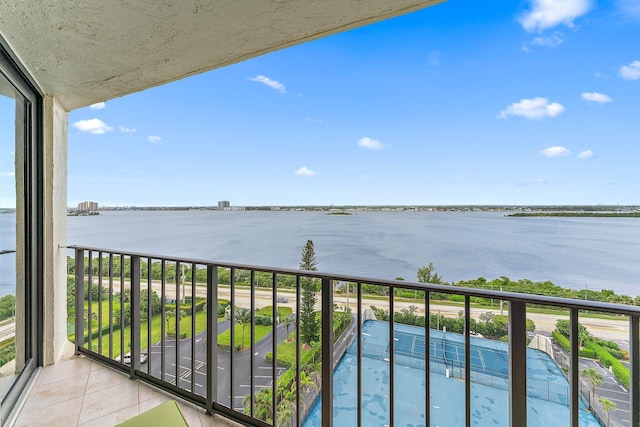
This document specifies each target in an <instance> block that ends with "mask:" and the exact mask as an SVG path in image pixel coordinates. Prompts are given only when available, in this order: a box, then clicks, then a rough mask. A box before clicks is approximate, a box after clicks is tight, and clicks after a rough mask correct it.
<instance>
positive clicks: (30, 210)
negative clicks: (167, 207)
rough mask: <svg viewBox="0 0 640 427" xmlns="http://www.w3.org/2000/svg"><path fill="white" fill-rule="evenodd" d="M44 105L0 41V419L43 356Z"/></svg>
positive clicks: (3, 416)
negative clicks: (41, 111)
mask: <svg viewBox="0 0 640 427" xmlns="http://www.w3.org/2000/svg"><path fill="white" fill-rule="evenodd" d="M40 105H41V101H40V98H39V96H38V95H37V94H36V93H35V91H34V90H33V89H32V87H31V86H30V85H29V83H28V82H27V81H26V79H24V78H23V75H22V74H21V73H20V71H19V70H18V68H17V67H16V66H15V62H14V61H13V60H12V59H11V57H10V56H9V55H8V54H7V52H6V51H5V50H4V48H3V47H2V45H0V399H1V400H2V405H1V406H0V425H4V424H5V423H6V421H7V417H8V416H9V414H10V411H11V409H12V408H13V406H14V405H15V402H16V400H17V399H18V397H19V396H20V394H21V393H22V391H23V389H24V386H25V385H26V383H27V381H28V380H29V377H30V376H31V374H32V373H33V372H34V370H35V368H36V366H37V365H38V364H40V361H41V355H40V342H41V340H40V335H41V330H42V328H41V326H42V325H41V317H42V316H41V307H42V301H41V300H40V299H41V295H42V285H41V282H42V210H41V206H42V199H41V188H42V173H41V170H42V162H41V152H42V149H41V144H40V142H39V141H40V138H39V133H40V132H39V127H38V126H39V119H38V117H39V116H40V113H39V111H40Z"/></svg>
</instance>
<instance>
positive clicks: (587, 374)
mask: <svg viewBox="0 0 640 427" xmlns="http://www.w3.org/2000/svg"><path fill="white" fill-rule="evenodd" d="M580 375H582V377H583V378H587V379H588V380H589V382H590V383H591V399H590V400H591V401H590V402H589V404H590V405H591V406H593V399H594V398H595V397H596V386H597V385H600V384H602V382H603V381H604V377H603V376H602V374H601V373H600V372H598V371H597V370H596V369H595V368H585V369H583V370H582V372H581V373H580Z"/></svg>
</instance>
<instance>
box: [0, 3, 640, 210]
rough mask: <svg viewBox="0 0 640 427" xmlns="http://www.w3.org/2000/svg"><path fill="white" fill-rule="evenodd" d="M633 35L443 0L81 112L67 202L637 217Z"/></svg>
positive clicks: (630, 8)
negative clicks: (512, 209)
mask: <svg viewBox="0 0 640 427" xmlns="http://www.w3.org/2000/svg"><path fill="white" fill-rule="evenodd" d="M639 40H640V0H618V1H609V2H603V1H601V2H595V1H588V0H564V1H561V0H533V1H530V2H529V1H522V2H518V1H506V0H494V1H490V2H478V1H476V0H464V1H462V0H461V1H456V0H450V1H448V2H445V3H443V4H441V5H438V6H435V7H431V8H427V9H425V10H423V11H420V12H417V13H413V14H410V15H406V16H402V17H399V18H396V19H392V20H388V21H385V22H381V23H378V24H374V25H370V26H367V27H364V28H359V29H356V30H353V31H349V32H345V33H342V34H338V35H335V36H331V37H328V38H323V39H321V40H317V41H314V42H310V43H306V44H304V45H300V46H296V47H292V48H288V49H285V50H282V51H279V52H275V53H271V54H268V55H265V56H261V57H258V58H255V59H252V60H249V61H245V62H242V63H239V64H236V65H232V66H229V67H226V68H223V69H219V70H214V71H211V72H208V73H206V74H202V75H199V76H195V77H191V78H188V79H185V80H181V81H178V82H174V83H172V84H169V85H165V86H162V87H158V88H154V89H150V90H147V91H145V92H141V93H136V94H132V95H129V96H126V97H123V98H119V99H114V100H109V101H107V102H106V103H105V104H98V105H95V106H92V107H87V108H83V109H79V110H76V111H73V112H71V113H70V115H69V164H68V169H69V176H68V183H69V187H68V201H69V205H70V206H74V205H76V204H77V203H78V202H79V201H83V200H95V201H97V202H99V203H100V204H101V205H111V206H115V205H119V206H123V205H136V206H146V205H172V206H179V205H200V206H207V205H215V204H216V203H217V201H218V200H223V199H224V200H230V201H231V203H232V205H239V206H245V205H249V206H255V205H315V204H319V205H330V204H335V205H343V204H356V205H364V204H392V205H395V204H402V205H407V204H418V205H434V204H640V198H639V197H638V195H640V192H639V191H638V189H639V188H640V174H639V173H638V163H639V160H640V136H639V135H640V132H639V127H638V123H639V120H638V117H640V42H639ZM6 168H7V166H6V165H0V170H5V169H6Z"/></svg>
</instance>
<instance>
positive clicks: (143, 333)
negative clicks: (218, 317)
mask: <svg viewBox="0 0 640 427" xmlns="http://www.w3.org/2000/svg"><path fill="white" fill-rule="evenodd" d="M191 319H192V318H191V316H184V317H181V318H180V334H181V335H183V334H186V336H184V335H183V336H184V338H190V337H191ZM167 320H168V321H165V322H166V323H165V332H166V333H171V332H173V333H175V318H174V317H172V318H168V319H167ZM160 322H162V319H161V317H160V315H159V314H157V315H155V316H153V318H152V319H151V344H152V345H153V344H155V343H157V342H159V341H160V340H161V339H162V329H161V328H162V326H161V324H160ZM107 325H108V323H107ZM206 329H207V313H206V312H204V311H199V312H197V313H196V334H199V333H201V332H204V331H206ZM121 336H123V338H124V345H125V349H126V350H125V351H124V353H127V352H128V351H129V348H130V346H131V328H130V327H129V326H126V327H125V329H124V335H122V331H120V330H117V331H113V357H116V356H118V355H119V354H121V352H120V337H121ZM148 336H149V330H148V325H147V322H143V323H142V324H141V325H140V348H141V349H145V348H147V346H148V343H147V337H148ZM85 344H86V345H88V342H87V341H85ZM91 345H92V349H93V351H96V352H97V351H98V339H97V338H96V339H93V340H92V342H91ZM102 355H104V356H109V333H108V330H107V331H103V334H102Z"/></svg>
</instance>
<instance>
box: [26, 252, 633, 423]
mask: <svg viewBox="0 0 640 427" xmlns="http://www.w3.org/2000/svg"><path fill="white" fill-rule="evenodd" d="M73 249H74V258H73V259H74V261H73V262H70V263H69V271H70V273H71V276H72V277H75V282H74V283H75V300H74V304H75V334H74V336H72V337H71V338H72V339H73V340H74V342H75V353H76V354H77V355H80V356H82V357H81V358H80V359H75V360H74V361H72V362H65V363H62V364H59V365H54V366H53V367H49V368H45V370H44V372H43V374H42V375H41V376H40V379H39V380H38V381H39V383H38V384H37V385H36V387H35V388H34V389H33V390H32V392H31V395H30V397H29V399H28V401H27V404H26V405H25V409H24V410H23V414H22V415H21V418H19V419H18V424H17V425H23V424H21V422H23V421H24V420H28V419H29V415H30V413H31V412H32V411H30V410H27V409H29V408H34V407H35V406H31V405H36V403H35V401H40V400H41V394H42V393H47V390H48V388H47V383H48V380H47V377H49V376H51V377H52V378H55V377H56V376H57V375H58V373H56V372H61V371H64V370H65V369H69V368H67V367H68V366H77V368H75V367H74V368H71V369H72V370H73V371H74V373H77V374H78V376H79V375H84V376H83V377H82V378H81V380H82V381H81V382H82V383H83V384H86V389H85V391H84V393H85V394H84V396H85V397H84V402H90V401H91V400H90V399H97V401H100V402H103V400H104V401H107V400H108V399H110V398H111V397H112V395H113V394H114V393H115V392H116V391H118V394H120V395H121V396H123V395H125V394H131V399H126V400H127V401H129V402H135V399H136V396H135V395H136V390H137V398H138V400H137V405H136V404H133V405H129V407H128V408H123V412H122V413H121V414H126V415H127V416H133V415H135V414H136V413H137V412H136V411H139V412H142V411H144V410H145V409H146V408H149V407H150V406H151V404H152V403H154V402H156V401H157V400H156V396H160V395H162V399H166V398H167V397H165V396H166V395H165V394H168V395H170V396H174V397H175V398H177V399H179V400H180V401H181V402H185V403H184V404H183V409H184V408H187V409H188V410H189V411H191V412H189V413H190V414H191V415H190V416H191V419H192V420H197V421H194V425H200V424H198V423H202V425H208V424H206V423H208V422H210V421H211V418H210V417H209V416H205V415H204V413H205V412H206V413H207V414H215V416H216V417H217V418H218V419H220V417H224V418H225V419H228V420H232V421H235V422H239V423H241V424H244V425H257V426H268V425H273V424H274V423H273V420H276V421H277V425H291V426H302V425H304V426H315V425H323V426H325V425H371V424H372V423H377V424H381V425H394V424H398V425H405V424H407V423H413V424H424V425H467V426H469V425H471V424H472V422H474V421H475V422H479V423H480V424H481V425H488V424H486V423H489V422H491V423H492V424H495V425H517V426H522V425H543V424H544V425H549V426H552V425H562V426H565V425H571V426H578V425H581V426H592V425H593V426H597V425H607V424H608V425H630V426H637V425H639V424H640V421H639V420H640V390H639V387H640V382H639V376H640V366H639V363H640V333H639V329H638V323H639V319H640V308H639V307H633V306H624V305H614V304H604V303H597V302H589V301H578V300H568V299H559V298H550V297H544V296H533V295H524V294H514V293H503V292H496V291H487V290H480V289H467V288H459V287H451V286H443V285H430V284H418V283H409V282H398V281H385V280H376V279H368V278H361V277H349V276H340V275H327V274H320V273H317V272H310V271H301V270H287V269H272V268H265V267H257V266H250V265H239V264H221V263H216V262H213V261H208V260H196V259H187V258H168V257H163V256H160V255H156V254H142V253H126V252H119V251H111V250H107V249H100V248H86V247H74V248H73ZM403 291H409V292H404V293H403ZM372 293H375V294H378V295H377V296H376V295H372ZM407 294H409V296H407ZM411 295H413V298H411ZM442 295H454V296H455V298H454V299H455V300H457V301H458V302H459V305H457V306H453V307H452V306H451V305H447V304H444V303H443V302H442V301H440V300H439V298H440V297H441V296H442ZM490 300H493V301H494V302H495V304H496V306H495V307H496V308H494V309H493V310H497V309H498V308H497V307H498V301H501V303H500V305H499V307H500V310H501V311H502V310H503V307H504V308H506V307H508V310H507V315H508V323H507V325H508V331H509V333H508V335H506V343H501V342H498V341H496V340H492V339H487V338H483V337H482V336H480V335H478V334H477V333H476V329H477V328H478V326H477V325H478V322H479V321H480V320H479V319H488V315H486V314H484V315H483V313H486V312H487V311H491V310H492V308H489V309H487V308H486V306H484V305H483V303H482V302H483V301H484V302H486V301H490ZM503 303H504V304H503ZM372 305H374V307H371V306H372ZM309 307H311V311H312V313H313V312H315V313H314V314H313V316H312V319H317V321H318V322H319V323H318V325H317V327H318V332H319V336H318V337H316V338H315V340H314V339H310V338H309V336H308V335H309V334H310V332H309V325H310V324H312V323H313V321H312V320H309V316H308V313H309ZM122 308H123V309H122ZM543 309H544V310H543ZM545 310H546V311H545ZM441 312H442V314H441ZM456 312H458V313H457V316H456V314H455V313H456ZM539 312H540V313H549V312H551V313H552V314H551V316H555V317H557V318H558V319H561V318H566V319H567V320H568V328H569V338H570V339H569V351H568V352H564V351H563V350H561V349H560V348H559V347H557V346H554V345H552V343H551V340H550V339H549V338H547V337H545V334H535V333H533V332H532V330H531V327H530V325H529V321H528V318H527V317H528V315H532V316H533V315H534V314H535V313H539ZM589 312H591V313H592V314H593V312H598V313H601V314H602V315H603V316H608V318H611V317H612V316H613V319H614V320H612V322H613V324H614V326H616V327H619V328H622V329H624V330H625V331H628V355H629V358H628V362H625V363H626V366H628V369H629V372H630V375H629V386H628V387H622V391H618V392H617V394H616V398H615V399H616V401H615V403H616V405H617V406H616V408H617V409H616V410H615V411H614V410H612V409H608V410H604V408H603V405H604V403H603V402H600V401H599V400H598V399H597V398H602V397H607V396H609V397H610V396H611V395H610V394H606V390H605V388H604V387H605V386H604V385H603V386H601V387H600V388H597V389H595V391H596V393H595V396H592V393H593V391H592V390H593V388H592V387H591V385H590V384H589V381H588V379H587V378H585V376H584V370H585V369H586V368H589V367H593V366H598V365H597V363H596V362H593V361H590V360H587V359H584V358H582V357H579V352H580V344H581V343H580V340H581V336H580V334H581V333H582V332H581V331H582V323H584V324H586V325H589V319H590V317H589V316H588V315H587V313H589ZM194 313H195V315H194ZM389 313H393V315H392V316H390V315H389ZM426 313H430V316H429V322H426V321H425V317H424V316H423V317H422V321H421V322H420V321H415V320H416V319H420V318H421V317H420V314H423V315H424V314H426ZM445 313H446V314H447V315H445ZM449 313H453V314H449ZM553 313H557V314H553ZM412 316H413V317H412ZM483 316H484V317H483ZM489 317H490V316H489ZM408 318H411V319H414V320H412V321H407V319H408ZM452 319H453V321H454V322H458V325H459V326H460V327H461V330H459V331H455V330H452V329H451V327H450V329H449V330H448V331H447V328H446V327H445V324H449V325H451V324H452V323H451V322H452ZM231 325H234V327H230V326H231ZM625 333H626V332H625ZM528 341H531V343H529V344H528ZM426 343H429V344H428V345H426ZM427 348H428V351H426V349H427ZM136 355H139V357H136ZM425 367H429V369H425ZM107 368H110V369H107ZM563 368H564V369H563ZM47 370H51V371H47ZM94 371H97V372H99V373H98V374H94ZM48 372H52V373H51V374H49V373H48ZM106 372H109V374H108V377H109V380H108V381H107V382H106V383H105V384H103V387H102V389H100V390H98V389H93V388H92V387H94V386H95V384H93V383H92V374H93V375H106V374H104V373H106ZM87 375H88V379H87V378H85V377H86V376H87ZM127 377H128V378H130V379H133V380H137V381H125V380H124V379H126V378H127ZM609 377H611V378H613V377H612V376H609ZM609 377H607V378H609ZM43 378H44V380H43ZM51 381H53V380H51ZM65 381H67V380H65ZM68 381H70V384H75V383H74V382H73V381H71V379H69V380H68ZM87 381H88V382H87ZM612 381H613V384H614V386H616V384H615V383H616V380H615V379H613V380H612ZM147 384H148V385H150V386H153V387H154V388H151V387H148V386H147ZM120 385H126V386H123V388H122V390H124V391H120V390H121V388H120ZM75 386H76V387H77V384H75ZM617 387H620V384H619V383H618V384H617ZM57 388H58V389H65V390H66V389H71V388H72V385H69V386H61V387H57ZM132 390H133V391H132ZM157 390H161V391H157ZM90 391H91V392H90ZM426 391H429V392H426ZM612 399H613V398H612ZM71 401H72V399H68V400H67V402H71ZM506 402H508V405H506ZM71 405H72V406H74V405H73V404H71ZM74 407H76V410H75V411H76V412H74V414H75V413H78V414H79V415H77V416H79V418H78V419H79V420H80V421H83V420H85V421H86V420H87V418H83V415H82V414H83V412H82V411H84V410H85V409H84V405H83V406H82V407H81V408H80V409H79V411H80V412H78V405H77V404H76V405H75V406H74ZM134 407H135V408H134ZM55 408H56V411H55V412H56V413H59V415H60V416H63V415H64V414H65V413H67V411H66V410H64V411H63V410H61V409H58V408H62V407H61V406H60V407H59V406H55ZM106 408H111V409H113V408H112V407H111V406H110V404H107V405H106ZM196 408H197V409H196ZM102 410H103V411H110V409H102ZM125 410H126V411H129V412H126V411H125ZM198 411H200V412H198ZM98 412H99V410H98ZM110 414H111V415H114V414H120V412H118V411H111V412H109V414H106V415H110ZM194 414H195V415H194ZM84 416H85V417H87V415H84ZM123 416H124V415H123ZM609 417H611V419H610V420H608V418H609ZM94 419H95V418H94ZM77 424H78V425H81V422H77ZM24 425H28V422H24ZM69 425H76V424H73V423H72V424H69Z"/></svg>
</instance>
